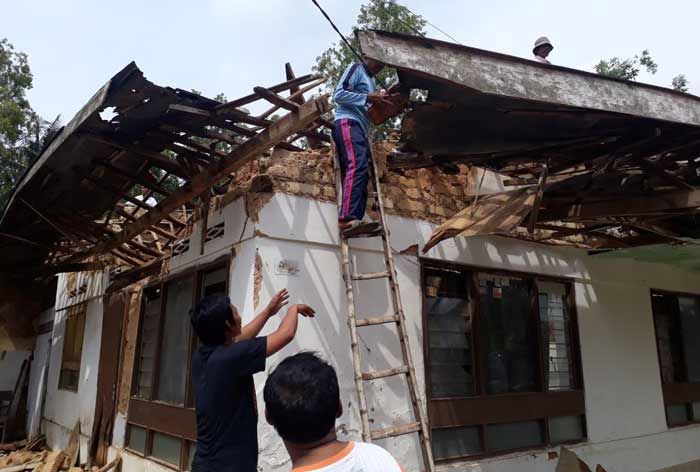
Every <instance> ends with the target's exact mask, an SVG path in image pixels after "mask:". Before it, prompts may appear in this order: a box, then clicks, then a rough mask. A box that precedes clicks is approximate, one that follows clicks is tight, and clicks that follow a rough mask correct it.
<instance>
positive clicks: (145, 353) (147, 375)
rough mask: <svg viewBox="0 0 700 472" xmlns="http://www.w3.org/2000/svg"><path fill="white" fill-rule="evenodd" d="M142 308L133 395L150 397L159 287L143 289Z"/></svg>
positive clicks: (158, 313) (158, 318)
mask: <svg viewBox="0 0 700 472" xmlns="http://www.w3.org/2000/svg"><path fill="white" fill-rule="evenodd" d="M143 294H144V295H143V296H144V309H143V318H142V319H141V336H140V337H139V351H138V352H139V358H138V370H137V375H136V388H135V392H134V395H135V396H136V397H138V398H144V399H150V398H151V391H152V389H153V365H154V362H155V356H156V347H157V339H158V325H159V320H160V298H161V289H160V288H159V287H157V288H149V289H146V290H144V292H143Z"/></svg>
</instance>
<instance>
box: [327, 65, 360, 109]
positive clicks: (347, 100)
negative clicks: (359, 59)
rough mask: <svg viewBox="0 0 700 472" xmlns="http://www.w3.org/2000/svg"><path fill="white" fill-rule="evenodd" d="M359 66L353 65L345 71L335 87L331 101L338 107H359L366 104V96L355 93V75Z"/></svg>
mask: <svg viewBox="0 0 700 472" xmlns="http://www.w3.org/2000/svg"><path fill="white" fill-rule="evenodd" d="M360 67H361V66H360V64H353V65H351V66H349V67H348V69H346V70H345V73H344V74H343V75H342V76H341V77H340V82H338V85H337V86H336V87H335V93H334V94H333V100H334V101H335V103H337V104H339V105H355V106H358V107H361V106H363V105H365V104H366V103H367V94H366V93H359V92H356V91H355V85H356V82H357V74H358V73H359V71H358V69H359V68H360Z"/></svg>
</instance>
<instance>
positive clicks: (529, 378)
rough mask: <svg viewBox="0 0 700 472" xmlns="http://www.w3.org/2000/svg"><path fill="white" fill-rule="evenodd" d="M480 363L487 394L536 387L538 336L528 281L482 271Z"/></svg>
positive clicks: (530, 390)
mask: <svg viewBox="0 0 700 472" xmlns="http://www.w3.org/2000/svg"><path fill="white" fill-rule="evenodd" d="M479 294H480V298H479V312H480V318H479V327H480V336H479V341H480V344H481V349H480V350H481V353H480V354H481V365H482V368H483V369H484V372H485V373H486V385H485V390H486V393H488V394H497V393H509V392H532V391H536V390H537V380H536V379H537V363H538V360H537V358H538V357H539V356H537V355H536V351H535V349H536V346H537V337H536V336H535V332H534V329H533V323H532V317H531V310H530V306H531V303H530V295H529V289H528V284H527V282H526V281H525V280H522V279H518V278H511V277H501V276H495V275H490V274H479Z"/></svg>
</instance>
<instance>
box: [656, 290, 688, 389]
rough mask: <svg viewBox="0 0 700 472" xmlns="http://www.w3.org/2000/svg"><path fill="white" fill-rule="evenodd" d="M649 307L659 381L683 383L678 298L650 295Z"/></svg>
mask: <svg viewBox="0 0 700 472" xmlns="http://www.w3.org/2000/svg"><path fill="white" fill-rule="evenodd" d="M651 306H652V311H653V313H654V325H655V326H656V343H657V346H658V350H659V363H660V365H661V380H662V381H663V383H674V382H684V381H685V374H684V372H683V351H682V346H681V339H680V332H679V331H680V330H679V328H680V326H679V323H678V317H677V316H676V313H677V310H678V298H677V297H676V296H675V295H663V294H659V293H655V294H652V297H651Z"/></svg>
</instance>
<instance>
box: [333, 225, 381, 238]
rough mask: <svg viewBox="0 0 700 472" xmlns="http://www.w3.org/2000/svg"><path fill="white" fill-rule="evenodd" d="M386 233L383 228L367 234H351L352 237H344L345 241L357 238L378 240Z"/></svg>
mask: <svg viewBox="0 0 700 472" xmlns="http://www.w3.org/2000/svg"><path fill="white" fill-rule="evenodd" d="M383 233H384V228H382V227H381V226H380V227H379V228H377V229H375V230H374V231H368V232H366V233H357V234H351V235H350V236H343V238H344V239H357V238H376V237H377V236H381V235H382V234H383Z"/></svg>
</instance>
